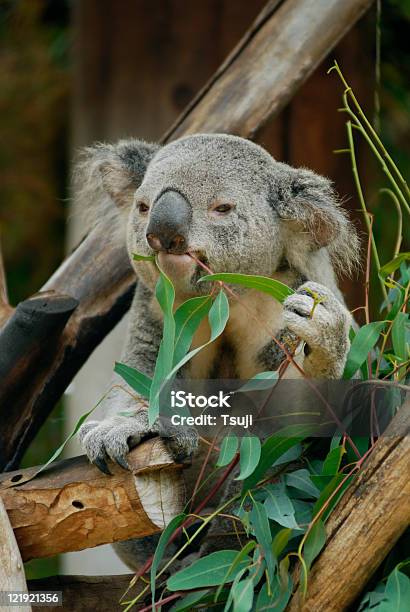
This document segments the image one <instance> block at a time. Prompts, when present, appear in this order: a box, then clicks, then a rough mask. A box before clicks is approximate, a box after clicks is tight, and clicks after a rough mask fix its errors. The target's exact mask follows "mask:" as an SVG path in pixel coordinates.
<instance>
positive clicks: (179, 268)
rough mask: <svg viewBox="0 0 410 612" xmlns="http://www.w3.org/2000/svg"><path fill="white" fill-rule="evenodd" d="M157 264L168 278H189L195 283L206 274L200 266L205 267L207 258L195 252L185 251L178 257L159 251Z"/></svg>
mask: <svg viewBox="0 0 410 612" xmlns="http://www.w3.org/2000/svg"><path fill="white" fill-rule="evenodd" d="M158 263H159V265H160V268H161V269H162V270H163V271H164V272H165V274H167V275H168V276H169V277H170V278H175V277H177V278H181V277H190V278H192V280H194V281H195V282H196V281H197V280H198V278H199V277H200V276H201V275H202V274H206V272H205V270H204V268H203V267H202V266H201V264H203V265H206V264H207V258H206V256H205V254H204V253H202V252H201V253H200V252H197V251H187V252H186V253H181V254H179V255H176V254H175V253H168V252H166V251H160V252H159V253H158Z"/></svg>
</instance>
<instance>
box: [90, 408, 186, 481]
mask: <svg viewBox="0 0 410 612" xmlns="http://www.w3.org/2000/svg"><path fill="white" fill-rule="evenodd" d="M156 434H157V435H160V436H161V437H162V438H164V441H165V443H166V444H167V445H168V447H169V448H170V450H171V452H172V454H173V456H174V458H175V459H176V460H178V461H181V460H182V459H185V458H186V457H188V456H190V455H191V454H192V453H193V452H194V450H195V449H196V446H197V444H198V437H197V435H196V432H195V430H185V429H177V428H175V429H164V427H163V426H161V424H159V423H158V422H155V423H154V424H153V425H150V424H149V420H148V411H147V410H146V409H145V408H142V409H139V410H136V411H135V412H134V414H133V415H132V416H114V417H111V418H107V419H105V420H104V421H88V422H87V423H85V424H84V425H83V426H82V427H81V428H80V430H79V438H80V442H81V445H82V447H83V448H84V451H85V452H86V454H87V456H88V458H89V460H90V461H91V462H92V463H94V464H95V465H96V466H97V467H98V468H99V469H100V470H101V471H102V472H104V473H105V474H110V471H109V469H108V466H107V457H109V458H110V459H111V460H112V461H115V462H116V463H118V465H120V466H121V467H123V468H124V469H128V467H129V466H128V464H127V455H128V453H129V451H130V450H131V449H133V448H134V447H135V446H137V444H139V443H140V442H141V441H142V440H143V439H145V438H147V437H150V436H152V435H156Z"/></svg>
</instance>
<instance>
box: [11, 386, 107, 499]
mask: <svg viewBox="0 0 410 612" xmlns="http://www.w3.org/2000/svg"><path fill="white" fill-rule="evenodd" d="M105 395H107V394H105ZM105 395H104V396H103V397H102V398H101V399H100V400H99V401H98V402H97V403H96V405H95V406H93V408H91V410H89V411H88V412H86V413H85V414H83V415H82V416H81V417H80V418H79V419H78V421H77V423H76V424H75V426H74V429H73V430H72V432H71V433H70V435H69V436H67V438H66V439H65V440H64V442H63V443H62V444H61V445H60V446H59V447H58V448H57V450H56V451H54V453H53V454H52V455H51V457H50V459H48V461H46V463H44V464H43V465H42V466H41V467H39V468H38V469H37V470H35V471H34V472H31V473H30V474H29V475H28V476H23V478H20V479H19V480H17V481H16V482H13V481H12V480H8V481H7V480H3V482H2V488H3V489H11V488H12V487H16V486H18V485H22V484H24V483H25V482H29V481H30V480H33V478H35V477H36V476H38V475H39V474H41V472H43V471H44V470H45V469H46V468H47V467H48V466H49V465H50V463H53V461H55V460H56V459H58V457H59V456H60V455H61V453H62V452H63V450H64V449H65V447H66V446H67V444H68V443H69V442H70V440H72V439H73V438H74V436H75V435H76V433H77V432H78V430H79V429H80V427H81V425H82V424H83V423H84V421H85V420H86V419H87V418H88V417H89V416H90V414H92V413H93V412H94V410H96V408H98V406H99V405H100V404H101V402H102V401H103V399H104V398H105Z"/></svg>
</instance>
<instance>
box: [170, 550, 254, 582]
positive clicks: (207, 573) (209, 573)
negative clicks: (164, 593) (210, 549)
mask: <svg viewBox="0 0 410 612" xmlns="http://www.w3.org/2000/svg"><path fill="white" fill-rule="evenodd" d="M237 554H238V551H237V550H218V551H217V552H214V553H211V554H210V555H207V556H206V557H202V558H201V559H197V560H196V561H194V562H193V563H192V564H191V565H190V566H189V567H185V568H184V569H182V570H180V571H179V572H177V573H176V574H173V575H172V576H170V578H168V581H167V587H168V589H169V590H170V591H184V590H188V589H200V588H202V587H208V586H217V585H219V584H220V583H221V581H222V580H223V579H224V576H225V574H226V572H227V571H228V569H229V567H230V566H231V565H232V563H233V562H234V561H235V558H236V556H237ZM249 563H250V558H249V557H246V558H245V559H243V560H242V561H241V563H239V565H238V566H237V568H236V570H235V571H234V572H232V574H231V575H230V577H229V580H228V581H229V582H232V580H234V578H235V576H236V574H237V573H238V572H239V571H241V570H243V569H246V568H247V567H248V565H249Z"/></svg>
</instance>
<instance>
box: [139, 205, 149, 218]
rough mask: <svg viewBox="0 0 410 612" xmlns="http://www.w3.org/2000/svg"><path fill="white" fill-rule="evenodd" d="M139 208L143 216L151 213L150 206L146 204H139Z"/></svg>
mask: <svg viewBox="0 0 410 612" xmlns="http://www.w3.org/2000/svg"><path fill="white" fill-rule="evenodd" d="M137 208H138V210H139V212H140V213H141V214H142V215H143V214H145V213H147V212H148V211H149V206H148V204H146V203H145V202H138V203H137Z"/></svg>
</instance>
